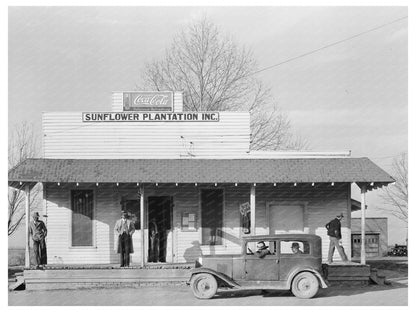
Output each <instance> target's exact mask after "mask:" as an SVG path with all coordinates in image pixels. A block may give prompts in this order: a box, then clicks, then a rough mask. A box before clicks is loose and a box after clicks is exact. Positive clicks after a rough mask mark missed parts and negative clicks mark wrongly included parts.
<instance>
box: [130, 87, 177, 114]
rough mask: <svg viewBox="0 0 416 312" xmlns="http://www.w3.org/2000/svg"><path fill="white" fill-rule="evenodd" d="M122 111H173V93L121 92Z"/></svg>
mask: <svg viewBox="0 0 416 312" xmlns="http://www.w3.org/2000/svg"><path fill="white" fill-rule="evenodd" d="M123 111H165V112H171V111H173V92H171V91H153V92H152V91H135V92H123Z"/></svg>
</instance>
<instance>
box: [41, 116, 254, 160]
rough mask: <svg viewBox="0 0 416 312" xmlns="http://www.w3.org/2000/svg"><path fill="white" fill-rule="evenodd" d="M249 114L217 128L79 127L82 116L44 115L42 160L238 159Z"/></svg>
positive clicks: (109, 124) (168, 125) (180, 124)
mask: <svg viewBox="0 0 416 312" xmlns="http://www.w3.org/2000/svg"><path fill="white" fill-rule="evenodd" d="M249 123H250V117H249V113H248V112H220V120H219V121H218V122H96V123H83V122H82V113H81V112H66V113H65V112H53V113H43V120H42V127H43V151H44V157H45V158H88V159H91V158H95V159H105V158H107V159H111V158H124V159H128V158H180V157H190V155H195V156H196V157H204V156H212V155H219V156H225V155H241V154H245V153H246V152H248V150H249V144H250V143H249V140H250V125H249Z"/></svg>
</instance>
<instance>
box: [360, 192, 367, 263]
mask: <svg viewBox="0 0 416 312" xmlns="http://www.w3.org/2000/svg"><path fill="white" fill-rule="evenodd" d="M366 192H367V186H366V185H363V186H362V187H361V264H365V205H366V203H365V193H366Z"/></svg>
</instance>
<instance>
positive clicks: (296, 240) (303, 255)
mask: <svg viewBox="0 0 416 312" xmlns="http://www.w3.org/2000/svg"><path fill="white" fill-rule="evenodd" d="M282 242H291V243H294V242H298V243H302V244H303V248H302V249H303V250H302V253H301V254H294V253H283V252H282ZM305 243H306V244H308V245H309V247H308V248H309V252H308V253H305ZM312 245H313V244H311V242H310V241H309V240H300V239H280V240H279V255H281V256H284V257H286V256H287V257H305V256H311V255H312V254H313V250H312V248H313V247H312Z"/></svg>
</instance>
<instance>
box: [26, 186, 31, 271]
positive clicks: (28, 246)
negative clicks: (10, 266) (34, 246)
mask: <svg viewBox="0 0 416 312" xmlns="http://www.w3.org/2000/svg"><path fill="white" fill-rule="evenodd" d="M25 197H26V198H25V199H26V200H25V213H26V215H25V221H26V247H25V267H26V268H29V267H30V252H29V248H30V232H29V227H30V224H29V223H30V188H29V184H26V185H25Z"/></svg>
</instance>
